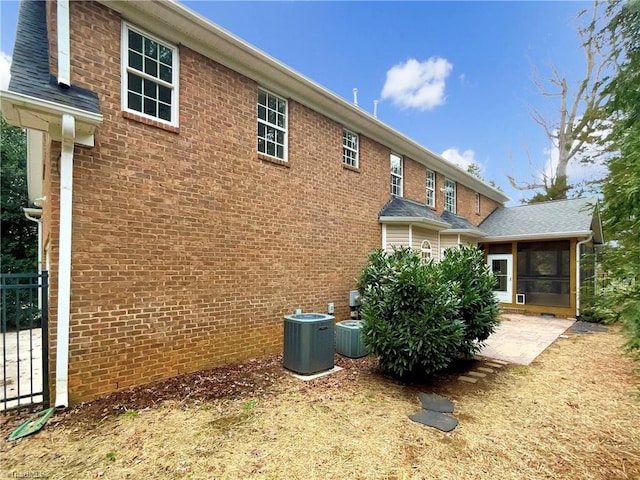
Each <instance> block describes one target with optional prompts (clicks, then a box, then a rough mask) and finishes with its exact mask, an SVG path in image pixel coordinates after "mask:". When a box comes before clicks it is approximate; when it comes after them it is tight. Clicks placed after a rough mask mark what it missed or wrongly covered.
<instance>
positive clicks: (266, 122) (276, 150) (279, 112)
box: [258, 89, 287, 161]
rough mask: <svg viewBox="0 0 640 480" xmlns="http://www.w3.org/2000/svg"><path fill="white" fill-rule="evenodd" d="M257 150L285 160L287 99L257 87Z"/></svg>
mask: <svg viewBox="0 0 640 480" xmlns="http://www.w3.org/2000/svg"><path fill="white" fill-rule="evenodd" d="M258 152H260V153H264V154H265V155H269V156H270V157H275V158H279V159H280V160H285V161H286V160H287V101H286V100H285V99H284V98H280V97H278V96H277V95H274V94H273V93H270V92H267V91H266V90H262V89H258Z"/></svg>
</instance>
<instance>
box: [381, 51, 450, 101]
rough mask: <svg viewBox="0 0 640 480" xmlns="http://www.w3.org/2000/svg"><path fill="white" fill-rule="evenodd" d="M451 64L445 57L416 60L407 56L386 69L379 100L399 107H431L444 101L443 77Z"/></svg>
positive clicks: (444, 77)
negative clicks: (401, 61) (405, 59)
mask: <svg viewBox="0 0 640 480" xmlns="http://www.w3.org/2000/svg"><path fill="white" fill-rule="evenodd" d="M452 69H453V65H451V63H449V61H448V60H447V59H445V58H440V57H431V58H429V59H428V60H425V61H423V62H419V61H417V60H416V59H414V58H410V59H409V60H407V61H406V62H405V63H399V64H397V65H394V66H393V67H391V69H389V71H388V72H387V81H386V82H385V84H384V88H383V89H382V99H383V100H386V99H391V100H392V101H393V103H394V105H397V106H398V107H400V108H416V109H418V110H431V109H433V108H435V107H437V106H438V105H442V104H443V103H444V100H445V95H444V88H445V80H446V79H447V77H448V76H449V73H451V70H452Z"/></svg>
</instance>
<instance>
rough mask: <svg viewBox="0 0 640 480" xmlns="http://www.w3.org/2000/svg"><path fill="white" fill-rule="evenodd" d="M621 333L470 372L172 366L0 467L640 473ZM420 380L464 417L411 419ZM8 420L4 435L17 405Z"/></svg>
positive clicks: (60, 419)
mask: <svg viewBox="0 0 640 480" xmlns="http://www.w3.org/2000/svg"><path fill="white" fill-rule="evenodd" d="M621 345H622V337H621V336H620V334H619V332H618V330H617V329H614V328H610V329H609V332H607V333H594V334H588V335H571V336H570V338H568V339H559V340H558V341H557V342H556V343H555V344H554V345H553V346H552V347H550V348H549V349H548V350H547V351H546V352H544V353H543V354H542V356H541V357H539V358H538V360H537V361H536V362H534V363H533V364H532V365H531V366H529V367H507V368H505V369H503V370H502V371H500V372H498V373H497V374H491V375H489V376H488V377H487V378H486V379H483V380H481V381H480V382H479V383H478V384H475V385H469V384H464V383H462V382H459V381H457V380H456V376H457V374H453V373H452V374H451V375H449V376H443V377H442V378H440V379H438V380H437V381H435V382H434V383H433V384H432V385H430V386H424V385H423V386H402V385H399V384H396V383H393V382H391V381H389V380H388V379H387V378H385V377H384V376H382V375H380V374H379V373H378V372H377V370H376V368H375V361H373V360H372V359H364V360H359V361H346V360H343V361H342V365H343V366H344V367H345V369H344V370H343V371H342V372H340V373H337V374H333V375H331V376H329V377H326V378H324V379H320V380H316V381H313V382H310V383H301V382H299V381H298V380H295V379H293V378H292V377H290V376H288V375H286V374H283V373H282V370H281V368H280V367H279V365H278V358H277V357H273V358H270V359H265V360H261V361H258V362H254V363H247V364H245V365H244V366H236V367H230V368H227V369H221V370H218V371H215V372H217V373H216V374H215V375H218V376H223V377H225V379H226V380H225V381H221V380H219V379H213V377H215V375H214V373H212V372H205V373H206V375H205V374H200V377H198V376H197V375H195V376H191V377H188V376H187V378H190V382H191V383H193V382H195V381H196V379H197V378H200V379H201V382H200V383H201V384H206V383H207V381H208V382H214V383H215V382H218V384H219V385H220V389H221V390H222V391H224V392H227V393H225V394H224V395H216V394H209V395H208V396H207V395H206V394H205V392H204V390H198V388H197V386H194V387H193V388H192V389H191V390H189V391H185V390H184V389H185V388H186V386H185V385H188V383H189V382H186V383H185V382H182V380H176V381H174V383H168V384H162V383H160V384H158V385H157V386H156V387H145V388H146V392H147V394H145V393H144V389H137V390H131V391H128V392H124V393H122V392H121V393H119V394H116V395H114V396H111V397H107V398H106V399H102V400H100V401H97V402H94V403H92V404H89V405H83V406H80V407H78V408H76V409H74V410H71V411H70V412H68V413H66V414H64V415H62V416H60V415H58V416H57V417H54V419H52V421H50V423H49V424H48V425H47V426H45V428H44V429H43V430H42V431H40V432H39V433H38V434H36V435H33V436H31V437H27V438H25V439H22V440H19V441H17V442H11V443H7V442H5V441H4V440H3V441H2V442H3V443H1V444H0V454H1V464H0V470H1V471H2V472H1V473H2V475H4V476H10V475H13V474H14V473H17V474H24V473H31V474H32V477H31V478H34V477H33V474H37V475H40V476H41V477H40V478H45V477H46V478H52V479H57V478H69V479H84V478H105V479H123V478H130V479H143V478H144V479H156V478H158V479H173V478H194V479H209V478H223V479H226V478H229V479H236V478H256V479H262V478H264V479H314V478H317V479H413V478H416V479H418V478H419V479H432V478H433V479H455V480H460V479H489V480H508V479H514V480H515V479H517V480H529V479H576V480H578V479H579V480H590V479H600V480H615V479H640V399H639V397H638V391H639V387H640V384H639V381H638V376H637V374H634V373H633V365H632V363H631V362H630V360H629V359H628V358H626V357H624V356H623V354H622V353H621ZM467 366H469V365H467ZM471 366H472V365H471ZM243 370H247V371H248V372H249V373H247V374H246V375H244V376H243V373H242V372H243ZM183 378H184V377H183ZM207 379H208V380H207ZM175 382H178V383H175ZM181 382H182V383H181ZM167 385H169V386H171V385H173V388H174V390H171V388H170V387H167ZM225 385H226V387H224V388H223V386H225ZM229 385H235V386H234V387H233V388H230V387H229ZM245 387H246V388H245ZM254 387H255V388H254ZM154 389H155V394H156V396H157V399H158V400H157V402H156V403H155V405H151V403H152V402H151V398H152V397H151V396H150V395H151V394H150V393H149V392H154ZM172 391H173V392H174V395H173V398H174V400H170V399H169V398H172V397H171V395H170V392H172ZM419 391H434V392H437V393H439V394H442V395H446V396H448V397H449V398H451V399H453V400H454V402H455V412H454V414H455V415H456V416H457V418H458V419H459V420H460V425H459V426H458V427H457V428H456V429H455V430H454V431H453V432H451V433H450V434H444V433H442V432H439V431H437V430H435V429H431V428H428V427H424V426H421V425H419V424H416V423H413V422H411V421H410V420H409V419H408V418H407V415H409V414H411V413H414V412H416V411H417V410H418V409H419V402H418V400H417V398H416V394H417V392H419ZM167 392H169V393H167ZM185 397H187V398H186V399H185ZM178 398H182V400H180V401H178V400H175V399H178ZM159 399H164V400H162V401H160V400H159ZM145 402H146V403H147V404H148V405H147V407H149V408H143V404H144V403H145ZM150 402H151V403H150ZM133 407H135V408H136V409H135V410H131V409H129V410H126V408H133ZM3 422H4V424H3V425H2V427H1V432H0V433H2V434H3V436H4V437H5V438H6V434H8V433H9V432H10V431H11V429H12V428H14V426H15V425H16V424H18V423H19V419H18V418H16V417H15V416H11V415H5V417H4V419H3Z"/></svg>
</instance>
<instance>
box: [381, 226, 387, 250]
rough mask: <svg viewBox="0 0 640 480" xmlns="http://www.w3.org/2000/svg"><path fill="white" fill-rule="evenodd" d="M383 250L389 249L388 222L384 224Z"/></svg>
mask: <svg viewBox="0 0 640 480" xmlns="http://www.w3.org/2000/svg"><path fill="white" fill-rule="evenodd" d="M382 250H383V251H385V252H386V251H387V224H386V223H383V224H382Z"/></svg>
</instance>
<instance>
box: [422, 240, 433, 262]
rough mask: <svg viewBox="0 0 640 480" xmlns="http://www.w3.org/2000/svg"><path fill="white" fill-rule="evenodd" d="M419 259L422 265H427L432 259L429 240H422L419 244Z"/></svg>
mask: <svg viewBox="0 0 640 480" xmlns="http://www.w3.org/2000/svg"><path fill="white" fill-rule="evenodd" d="M420 258H421V259H422V263H427V262H428V261H430V260H431V259H432V258H433V257H432V256H431V242H430V241H429V240H423V241H422V243H421V244H420Z"/></svg>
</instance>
